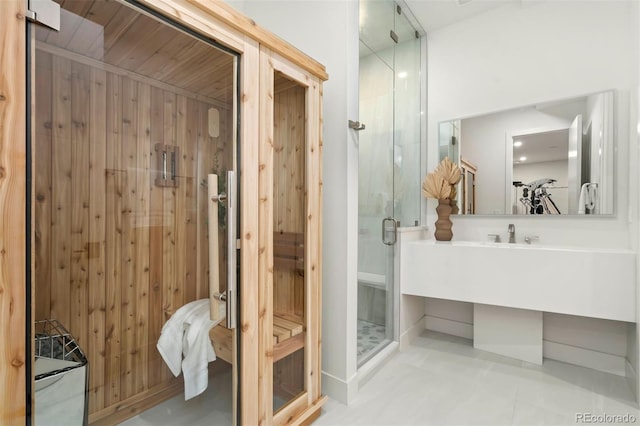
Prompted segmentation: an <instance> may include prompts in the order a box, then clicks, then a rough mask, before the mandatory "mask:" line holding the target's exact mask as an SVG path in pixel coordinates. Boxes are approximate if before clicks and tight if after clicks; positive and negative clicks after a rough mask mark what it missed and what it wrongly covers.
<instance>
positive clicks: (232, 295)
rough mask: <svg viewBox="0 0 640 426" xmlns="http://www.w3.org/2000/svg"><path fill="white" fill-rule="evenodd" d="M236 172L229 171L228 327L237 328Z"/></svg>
mask: <svg viewBox="0 0 640 426" xmlns="http://www.w3.org/2000/svg"><path fill="white" fill-rule="evenodd" d="M236 189H237V188H236V173H235V172H234V171H232V170H229V171H227V200H226V201H227V324H226V326H227V328H231V329H232V328H236V315H237V311H236V309H237V306H238V303H237V299H238V297H237V294H238V293H237V291H236V290H237V288H236V287H237V282H236V277H237V272H238V271H237V264H236V255H237V252H236V250H237V243H236V204H237V200H236V195H237V193H236Z"/></svg>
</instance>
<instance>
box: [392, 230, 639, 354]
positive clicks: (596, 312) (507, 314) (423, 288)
mask: <svg viewBox="0 0 640 426" xmlns="http://www.w3.org/2000/svg"><path fill="white" fill-rule="evenodd" d="M635 256H636V255H635V253H634V252H633V251H631V250H624V249H597V248H581V247H580V248H579V247H558V246H545V245H538V244H530V245H529V244H509V243H490V242H465V241H452V242H437V241H434V240H420V241H406V242H404V243H403V247H402V256H401V258H400V282H401V292H402V294H405V295H414V296H423V297H432V298H438V299H447V300H456V301H464V302H471V303H473V304H474V319H473V324H474V346H476V347H478V348H480V349H485V350H489V351H492V352H496V353H499V354H502V355H506V356H511V357H514V358H518V359H522V360H525V361H529V362H534V363H538V364H540V363H542V312H554V313H561V314H570V315H578V316H584V317H591V318H601V319H609V320H617V321H626V322H635V321H636V306H635V299H636V289H635V275H636V257H635Z"/></svg>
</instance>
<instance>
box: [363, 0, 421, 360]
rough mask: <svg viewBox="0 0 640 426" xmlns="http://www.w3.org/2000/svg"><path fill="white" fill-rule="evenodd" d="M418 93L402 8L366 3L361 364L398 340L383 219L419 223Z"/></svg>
mask: <svg viewBox="0 0 640 426" xmlns="http://www.w3.org/2000/svg"><path fill="white" fill-rule="evenodd" d="M390 33H393V37H394V38H395V40H393V39H392V37H391V36H390ZM420 89H421V83H420V39H419V38H416V31H415V29H414V28H413V26H412V25H411V24H410V23H409V21H408V20H407V18H406V17H405V16H404V15H403V14H402V12H401V8H399V7H397V5H396V4H395V3H394V2H393V1H370V0H362V1H360V81H359V90H360V94H359V101H360V103H359V110H360V112H359V121H361V122H362V123H364V124H365V125H366V130H365V131H361V132H359V133H358V137H359V204H358V221H359V224H358V231H359V236H358V365H359V366H360V365H362V364H363V363H365V362H366V361H367V360H369V359H370V358H371V357H372V356H373V355H375V354H376V353H377V352H378V351H379V350H380V349H382V348H383V347H384V346H385V345H386V344H388V343H389V342H391V341H392V340H393V339H394V329H395V324H394V318H395V311H394V306H395V304H394V297H393V295H394V282H393V252H394V248H393V246H387V245H385V244H383V242H382V235H381V228H382V221H383V219H385V218H395V219H396V220H397V221H398V222H399V224H400V225H402V226H413V225H416V224H418V223H419V221H420V200H421V195H420V184H421V176H420V145H421V144H420V122H421V115H420Z"/></svg>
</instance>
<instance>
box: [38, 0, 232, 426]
mask: <svg viewBox="0 0 640 426" xmlns="http://www.w3.org/2000/svg"><path fill="white" fill-rule="evenodd" d="M59 3H60V6H61V7H60V12H61V15H60V18H61V19H60V20H61V29H60V31H54V30H49V29H46V28H44V27H40V26H34V27H33V31H32V34H33V36H34V38H35V40H34V42H33V44H32V46H33V48H34V49H35V51H34V52H33V55H32V57H33V58H34V60H35V64H34V70H35V75H34V78H33V81H34V87H33V88H32V92H33V98H34V104H35V110H34V111H35V113H34V117H33V123H34V125H33V128H34V135H33V156H32V157H33V160H32V161H33V164H32V167H33V181H34V199H33V201H32V202H33V206H34V209H33V211H34V225H33V232H34V233H35V247H34V259H35V273H34V276H33V280H34V294H33V303H34V306H35V312H34V315H35V320H45V319H51V318H53V319H56V320H58V321H60V322H61V323H62V324H63V325H64V327H65V328H66V329H67V330H68V331H69V333H70V334H71V335H72V336H74V337H75V340H76V341H77V343H78V345H79V346H80V347H81V348H82V349H83V351H84V352H85V354H86V356H87V358H88V362H89V364H88V365H89V371H90V374H89V378H88V383H87V386H88V397H87V399H88V407H87V410H88V420H89V422H96V421H101V422H103V423H114V424H115V423H120V422H121V421H123V420H125V419H126V418H127V417H130V416H131V413H134V414H135V413H140V412H141V410H143V409H145V408H148V407H151V406H153V405H158V404H160V403H161V402H163V401H164V400H165V399H167V397H169V396H172V395H177V396H176V397H175V398H174V399H172V400H171V401H170V402H169V403H168V404H169V405H166V406H158V407H154V409H153V410H151V411H148V412H146V413H142V414H141V415H143V416H146V417H145V418H146V419H147V420H148V421H150V422H158V423H160V422H163V423H175V424H179V423H184V422H185V421H187V422H189V419H190V420H194V419H195V417H194V416H198V420H205V419H206V421H208V422H209V423H213V424H233V423H235V421H236V414H235V412H234V409H235V408H236V406H237V404H236V403H235V400H236V395H237V394H238V392H237V389H236V385H235V383H236V382H237V374H238V371H237V369H236V367H237V362H235V357H236V348H235V342H236V341H237V339H236V335H235V333H236V331H235V330H234V329H232V328H227V327H223V326H224V325H226V324H225V323H224V322H221V323H220V324H219V325H217V326H215V327H214V330H215V333H213V332H212V334H211V335H212V336H213V335H214V334H215V336H214V339H213V344H214V347H215V351H216V356H217V360H216V361H215V362H212V363H209V364H206V363H205V365H204V367H203V368H204V373H203V375H202V374H201V375H200V379H203V378H204V380H205V381H207V380H208V389H207V390H206V391H204V392H202V393H200V391H201V388H199V387H198V386H194V385H193V382H191V381H190V379H189V378H188V377H191V376H192V375H193V374H191V373H192V372H193V371H194V370H188V365H187V364H186V363H182V365H180V364H181V359H182V358H181V353H180V352H178V354H177V363H172V362H171V361H172V359H171V358H170V357H168V356H166V353H163V354H162V355H161V352H160V351H159V349H158V342H159V338H160V336H161V331H162V330H163V325H164V324H165V323H166V322H167V321H168V320H169V319H170V318H171V317H174V316H178V315H177V312H178V310H179V309H181V308H182V307H184V306H185V305H186V306H192V308H190V309H192V311H191V312H192V313H193V315H195V316H194V318H195V317H197V318H198V321H200V320H202V321H203V323H204V321H207V320H208V319H209V318H210V313H209V306H210V298H209V296H210V290H212V289H210V285H211V284H212V283H214V282H215V283H216V284H217V289H215V291H212V293H218V294H219V298H220V299H224V298H225V297H226V298H227V299H230V298H231V296H233V295H232V294H230V292H229V288H230V285H231V284H232V283H233V281H234V278H235V277H236V274H237V266H236V265H237V264H236V262H235V261H234V259H235V257H234V256H233V254H235V237H233V236H232V233H231V232H229V231H232V230H235V226H237V223H238V221H237V220H232V219H234V218H235V217H236V215H237V209H236V210H235V211H234V210H230V209H229V208H230V207H234V208H237V206H238V203H237V201H236V199H237V197H236V196H235V192H234V190H233V187H234V186H233V185H231V184H229V182H232V180H229V179H227V176H228V175H229V173H228V172H233V171H235V170H236V169H237V167H236V161H237V138H236V132H237V130H236V129H237V126H236V123H237V99H236V97H237V83H236V82H237V80H238V79H237V69H238V66H237V64H238V56H237V55H235V54H232V53H229V51H228V50H227V49H225V50H223V49H222V48H219V47H218V46H215V45H213V44H211V42H210V41H203V40H202V39H200V38H198V37H195V36H194V35H192V34H190V33H188V32H186V31H184V30H182V29H180V28H178V27H177V26H175V25H173V24H170V23H168V22H167V21H166V20H164V19H162V18H160V17H158V16H156V15H154V14H153V13H151V12H150V11H146V10H144V11H143V10H140V9H137V8H135V7H134V6H132V5H130V4H127V3H124V2H118V1H109V0H92V1H90V0H87V1H69V0H67V1H64V2H63V1H60V2H59ZM215 176H217V177H218V179H215ZM214 183H217V185H218V187H219V188H218V189H219V191H217V192H224V193H226V195H227V197H226V199H224V200H223V199H220V198H219V199H218V200H219V202H218V203H212V201H211V198H212V196H213V195H214V194H211V193H210V189H211V188H210V187H209V186H210V185H213V184H214ZM223 198H225V197H223ZM222 201H224V204H223V203H222ZM213 224H215V227H213V226H211V225H213ZM229 236H231V237H229ZM229 241H230V242H231V243H232V244H231V245H229V244H227V243H228V242H229ZM228 246H230V250H227V248H228ZM229 253H231V255H229ZM227 277H231V279H230V280H227ZM214 278H215V279H214ZM192 303H194V304H195V305H192ZM214 305H215V306H216V307H220V308H221V309H220V311H221V312H218V316H217V317H216V316H215V315H214V318H216V319H218V318H222V316H223V315H224V311H225V310H226V311H227V313H229V311H230V309H226V308H225V307H223V306H220V305H218V301H217V300H216V299H214ZM196 306H197V307H196ZM231 311H232V310H231ZM231 314H232V312H231ZM228 316H229V315H228ZM192 324H195V323H192ZM193 327H195V325H194V326H193ZM207 332H208V329H207V330H205V333H207ZM162 333H164V331H162ZM216 333H217V334H216ZM207 337H208V336H207ZM171 342H172V344H171V345H169V346H171V348H173V347H179V346H180V343H181V342H182V339H181V338H176V339H172V340H171ZM36 355H39V354H36ZM40 355H43V354H40ZM36 358H37V360H36V374H38V364H41V363H39V362H38V360H39V359H40V358H41V357H40V356H37V357H36ZM209 359H211V357H209ZM185 360H186V358H185ZM173 361H176V359H173ZM168 367H169V368H168ZM176 368H177V371H176ZM207 369H208V371H207ZM176 374H180V375H181V377H180V378H179V379H177V378H175V377H174V375H176ZM182 377H186V379H185V382H187V384H189V385H190V386H183V384H182ZM37 380H38V378H37V376H36V383H37ZM189 382H191V383H189ZM83 385H84V384H83ZM43 391H44V389H43ZM185 398H188V399H191V401H190V404H189V405H187V404H185V402H184V400H185ZM192 401H193V402H192ZM45 405H46V397H45V396H44V393H40V392H39V389H38V386H37V385H36V392H35V407H36V408H35V410H34V411H35V413H36V416H38V415H42V416H43V417H44V416H46V414H42V413H39V411H38V410H39V408H41V407H43V406H45ZM44 421H45V422H46V419H45V420H44ZM56 421H57V422H59V423H65V424H71V423H72V422H65V420H64V419H59V418H58V419H56ZM134 423H135V422H134Z"/></svg>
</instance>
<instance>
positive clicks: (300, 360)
mask: <svg viewBox="0 0 640 426" xmlns="http://www.w3.org/2000/svg"><path fill="white" fill-rule="evenodd" d="M274 85H275V87H274V134H273V140H274V142H273V148H274V154H273V162H274V164H273V166H274V167H273V170H274V175H273V197H274V202H273V230H274V235H273V239H274V241H273V313H274V316H273V346H274V349H273V353H274V366H273V396H274V400H273V411H274V412H276V411H277V410H279V409H280V408H282V407H283V406H284V405H286V404H287V403H288V402H289V401H291V400H293V399H294V398H295V397H296V396H297V395H299V394H300V393H301V392H303V391H304V390H306V388H307V383H306V375H305V371H306V356H305V354H306V350H307V348H305V347H304V342H305V330H306V326H305V324H306V321H307V318H306V313H307V306H306V300H307V296H306V295H307V292H308V289H307V285H308V283H307V282H306V281H305V276H304V273H305V266H306V262H305V232H306V203H305V202H306V197H305V195H306V189H305V188H306V179H305V175H306V169H305V150H306V124H305V118H306V112H305V109H306V96H307V93H306V89H305V88H304V87H302V86H300V85H298V84H297V83H296V82H294V81H291V80H289V79H287V78H286V76H285V75H283V74H281V73H279V72H276V73H275V81H274Z"/></svg>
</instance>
